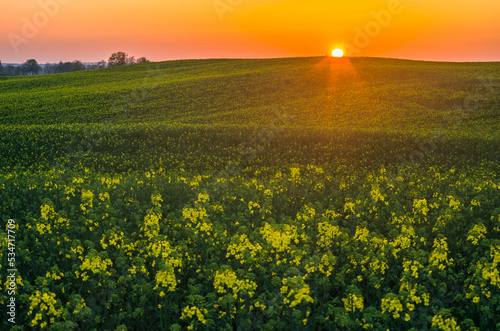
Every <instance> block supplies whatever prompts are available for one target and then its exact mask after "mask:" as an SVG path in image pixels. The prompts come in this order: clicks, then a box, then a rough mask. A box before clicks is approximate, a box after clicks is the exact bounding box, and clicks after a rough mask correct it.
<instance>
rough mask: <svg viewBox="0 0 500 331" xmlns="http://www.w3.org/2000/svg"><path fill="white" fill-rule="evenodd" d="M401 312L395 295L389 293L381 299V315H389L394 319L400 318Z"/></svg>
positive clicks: (401, 305) (400, 304)
mask: <svg viewBox="0 0 500 331" xmlns="http://www.w3.org/2000/svg"><path fill="white" fill-rule="evenodd" d="M402 311H403V304H402V303H401V301H399V298H398V297H397V296H396V295H394V294H392V293H391V294H388V295H386V296H385V297H384V298H382V314H385V313H390V314H392V317H393V318H394V319H396V318H399V317H401V315H400V313H401V312H402Z"/></svg>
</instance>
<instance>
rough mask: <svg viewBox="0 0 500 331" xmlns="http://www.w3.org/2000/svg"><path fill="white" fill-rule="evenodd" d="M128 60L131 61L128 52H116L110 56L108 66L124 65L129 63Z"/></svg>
mask: <svg viewBox="0 0 500 331" xmlns="http://www.w3.org/2000/svg"><path fill="white" fill-rule="evenodd" d="M127 61H129V57H128V55H127V53H124V52H116V53H113V54H111V56H110V57H109V60H108V67H117V66H124V65H126V64H127Z"/></svg>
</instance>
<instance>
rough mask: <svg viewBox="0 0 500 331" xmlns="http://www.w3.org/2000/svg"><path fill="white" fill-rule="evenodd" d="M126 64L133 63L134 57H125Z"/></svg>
mask: <svg viewBox="0 0 500 331" xmlns="http://www.w3.org/2000/svg"><path fill="white" fill-rule="evenodd" d="M126 61H127V64H134V63H135V57H133V56H131V57H129V58H127V60H126Z"/></svg>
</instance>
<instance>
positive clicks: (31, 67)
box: [21, 59, 41, 75]
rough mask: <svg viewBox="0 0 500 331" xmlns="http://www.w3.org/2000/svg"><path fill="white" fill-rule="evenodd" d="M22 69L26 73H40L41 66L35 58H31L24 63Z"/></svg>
mask: <svg viewBox="0 0 500 331" xmlns="http://www.w3.org/2000/svg"><path fill="white" fill-rule="evenodd" d="M21 70H22V73H23V74H26V75H38V73H39V72H40V70H41V68H40V66H39V65H38V62H36V60H35V59H30V60H27V61H26V62H24V63H23V65H22V68H21Z"/></svg>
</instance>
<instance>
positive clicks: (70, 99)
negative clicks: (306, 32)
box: [0, 57, 500, 330]
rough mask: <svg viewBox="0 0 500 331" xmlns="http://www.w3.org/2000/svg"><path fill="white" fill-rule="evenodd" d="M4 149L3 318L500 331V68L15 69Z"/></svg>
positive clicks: (18, 325) (379, 62) (0, 189)
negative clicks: (24, 73) (21, 73)
mask: <svg viewBox="0 0 500 331" xmlns="http://www.w3.org/2000/svg"><path fill="white" fill-rule="evenodd" d="M0 160H1V161H0V216H1V222H2V226H1V228H0V275H1V279H0V305H1V307H2V309H1V311H2V315H4V316H3V319H2V323H3V324H2V329H3V328H5V329H7V328H8V327H10V325H12V323H10V322H9V321H8V319H9V318H12V315H9V314H8V313H9V312H12V311H15V314H14V315H15V326H14V327H13V328H12V330H31V329H47V330H186V329H187V330H284V329H290V330H365V329H367V330H372V329H375V330H495V329H500V318H499V316H500V273H499V269H500V178H499V176H498V174H499V171H500V166H499V163H500V63H443V62H418V61H406V60H393V59H379V58H350V59H348V58H341V59H334V58H321V57H314V58H289V59H264V60H243V59H242V60H228V59H221V60H185V61H169V62H162V63H145V64H139V65H130V66H124V67H115V68H108V69H99V70H91V71H85V72H76V73H66V74H53V75H43V76H30V77H5V76H0ZM12 302H13V303H14V305H15V308H14V309H11V308H12V307H13V306H12ZM4 312H5V313H4Z"/></svg>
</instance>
